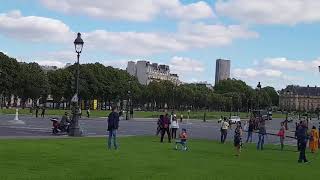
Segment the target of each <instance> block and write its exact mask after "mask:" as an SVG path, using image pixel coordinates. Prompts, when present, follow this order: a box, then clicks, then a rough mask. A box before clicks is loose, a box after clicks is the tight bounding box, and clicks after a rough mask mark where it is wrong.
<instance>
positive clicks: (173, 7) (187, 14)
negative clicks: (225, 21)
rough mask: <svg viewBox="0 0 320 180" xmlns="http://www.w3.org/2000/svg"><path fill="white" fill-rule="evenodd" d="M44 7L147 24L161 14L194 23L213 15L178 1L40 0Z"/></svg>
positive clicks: (207, 8)
mask: <svg viewBox="0 0 320 180" xmlns="http://www.w3.org/2000/svg"><path fill="white" fill-rule="evenodd" d="M40 2H41V3H42V4H43V5H44V6H45V7H47V8H49V9H52V10H56V11H61V12H64V13H68V14H85V15H88V16H90V17H96V18H100V19H104V20H128V21H150V20H152V19H154V18H155V17H156V16H160V15H162V14H164V15H167V16H168V17H172V18H176V19H183V20H193V19H203V18H209V17H212V16H213V11H212V9H211V7H210V6H209V5H208V4H207V3H206V2H204V1H200V2H195V3H190V4H186V5H184V4H182V3H181V2H180V0H130V1H128V0H91V1H88V0H40Z"/></svg>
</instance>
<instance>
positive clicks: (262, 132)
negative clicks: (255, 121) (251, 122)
mask: <svg viewBox="0 0 320 180" xmlns="http://www.w3.org/2000/svg"><path fill="white" fill-rule="evenodd" d="M266 134H267V131H266V127H265V123H264V122H260V123H259V141H258V144H257V150H263V145H264V137H265V135H266Z"/></svg>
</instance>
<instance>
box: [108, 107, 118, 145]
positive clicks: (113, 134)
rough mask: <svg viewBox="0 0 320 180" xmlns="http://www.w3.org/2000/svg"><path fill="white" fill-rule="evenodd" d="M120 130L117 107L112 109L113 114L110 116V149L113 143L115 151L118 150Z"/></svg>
mask: <svg viewBox="0 0 320 180" xmlns="http://www.w3.org/2000/svg"><path fill="white" fill-rule="evenodd" d="M118 128H119V114H118V112H117V107H112V112H111V113H110V114H109V116H108V131H109V138H108V149H111V144H112V141H113V145H114V149H118V144H117V130H118Z"/></svg>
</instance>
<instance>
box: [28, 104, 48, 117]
mask: <svg viewBox="0 0 320 180" xmlns="http://www.w3.org/2000/svg"><path fill="white" fill-rule="evenodd" d="M40 110H41V114H40V116H41V117H42V118H44V115H45V113H46V108H45V107H44V106H42V107H39V106H36V107H35V113H36V118H38V117H39V111H40ZM30 112H31V113H32V114H33V109H32V108H30Z"/></svg>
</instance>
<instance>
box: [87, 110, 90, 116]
mask: <svg viewBox="0 0 320 180" xmlns="http://www.w3.org/2000/svg"><path fill="white" fill-rule="evenodd" d="M87 118H90V108H88V109H87Z"/></svg>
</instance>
